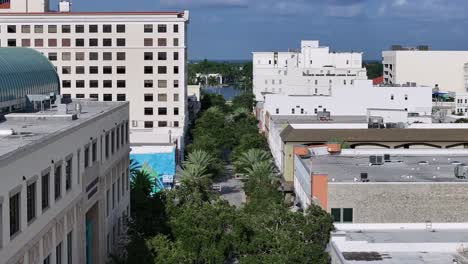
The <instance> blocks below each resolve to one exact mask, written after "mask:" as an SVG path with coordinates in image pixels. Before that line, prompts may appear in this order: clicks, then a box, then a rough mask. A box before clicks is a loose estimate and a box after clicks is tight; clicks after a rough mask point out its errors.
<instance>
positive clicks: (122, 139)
mask: <svg viewBox="0 0 468 264" xmlns="http://www.w3.org/2000/svg"><path fill="white" fill-rule="evenodd" d="M120 134H121V135H120V144H121V145H122V146H123V144H124V124H121V125H120Z"/></svg>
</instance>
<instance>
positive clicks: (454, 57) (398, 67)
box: [382, 51, 468, 93]
mask: <svg viewBox="0 0 468 264" xmlns="http://www.w3.org/2000/svg"><path fill="white" fill-rule="evenodd" d="M382 56H383V64H384V78H387V79H388V80H386V82H389V81H390V82H392V83H394V84H403V83H406V82H416V83H417V84H418V85H429V86H435V85H436V84H438V85H439V88H440V89H441V90H443V91H452V92H457V93H464V92H466V90H465V87H464V64H465V63H468V51H384V52H382ZM386 65H388V67H386ZM390 65H392V68H393V69H392V70H391V69H390ZM386 72H387V73H386Z"/></svg>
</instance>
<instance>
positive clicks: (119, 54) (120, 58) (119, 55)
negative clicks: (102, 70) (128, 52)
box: [117, 52, 125, 61]
mask: <svg viewBox="0 0 468 264" xmlns="http://www.w3.org/2000/svg"><path fill="white" fill-rule="evenodd" d="M117 60H118V61H123V60H125V52H117Z"/></svg>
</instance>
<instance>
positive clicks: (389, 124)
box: [385, 122, 397, 128]
mask: <svg viewBox="0 0 468 264" xmlns="http://www.w3.org/2000/svg"><path fill="white" fill-rule="evenodd" d="M396 126H397V124H396V123H390V122H389V123H386V124H385V127H386V128H396Z"/></svg>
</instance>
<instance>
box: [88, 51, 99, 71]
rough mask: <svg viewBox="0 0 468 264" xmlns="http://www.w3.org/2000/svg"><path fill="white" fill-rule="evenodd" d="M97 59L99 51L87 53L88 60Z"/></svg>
mask: <svg viewBox="0 0 468 264" xmlns="http://www.w3.org/2000/svg"><path fill="white" fill-rule="evenodd" d="M98 59H99V53H97V52H90V53H89V60H98ZM96 68H97V67H96Z"/></svg>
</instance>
